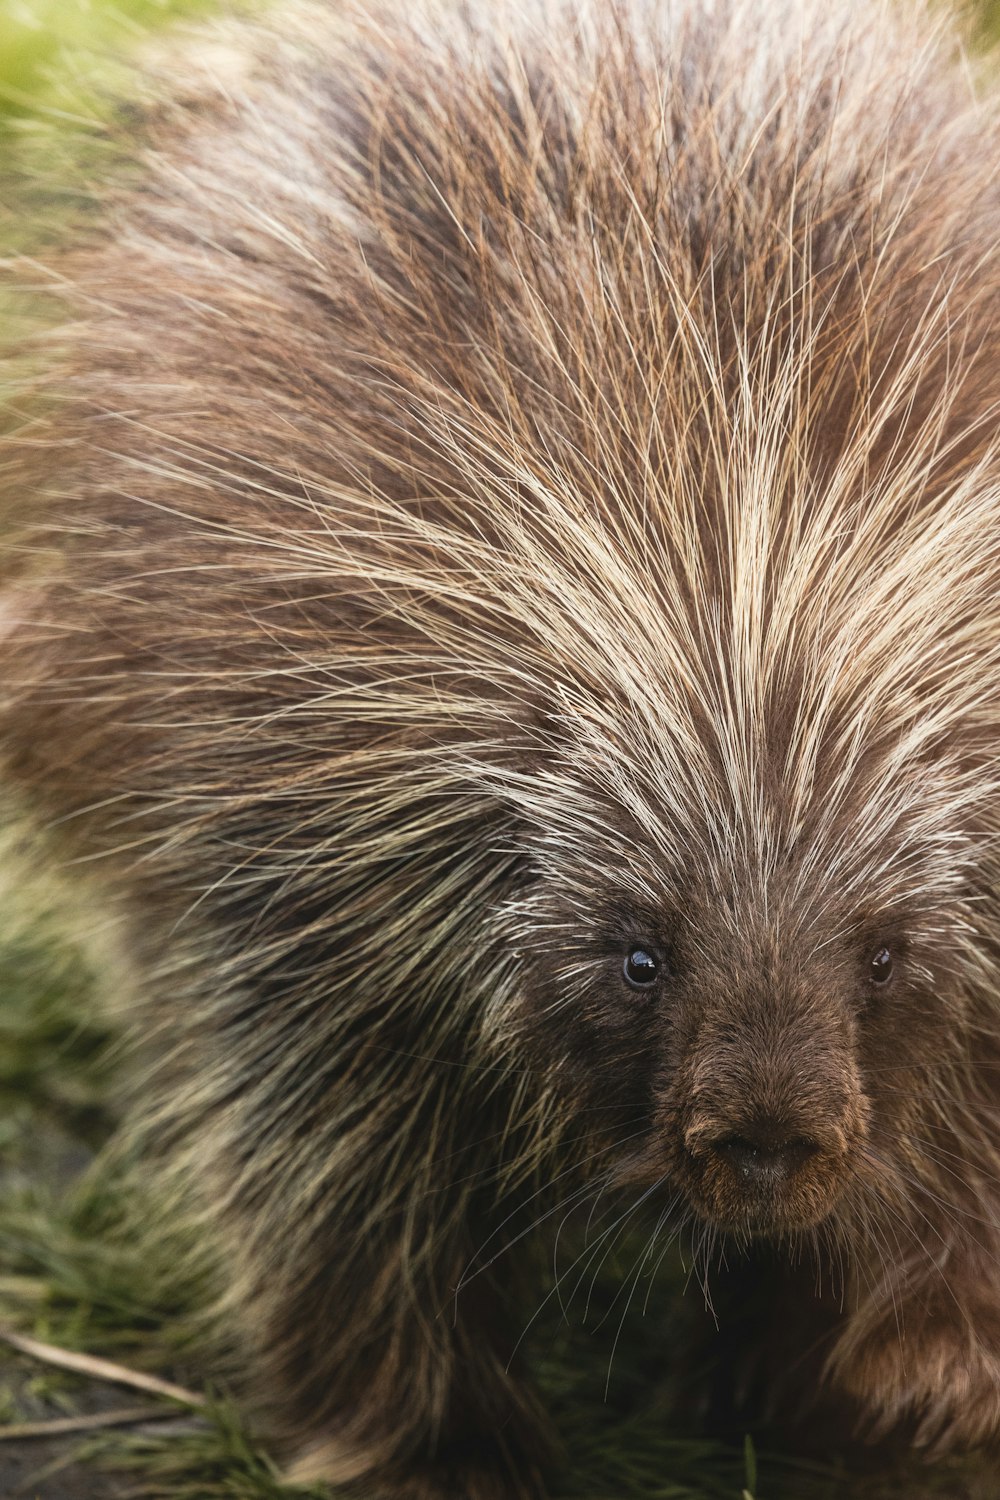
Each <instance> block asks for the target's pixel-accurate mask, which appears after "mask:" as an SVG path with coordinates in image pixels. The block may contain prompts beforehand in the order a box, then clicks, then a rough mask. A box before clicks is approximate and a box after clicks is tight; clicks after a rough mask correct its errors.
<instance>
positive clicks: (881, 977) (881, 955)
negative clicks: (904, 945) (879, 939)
mask: <svg viewBox="0 0 1000 1500" xmlns="http://www.w3.org/2000/svg"><path fill="white" fill-rule="evenodd" d="M870 977H871V982H872V984H888V983H889V980H890V979H891V978H892V954H891V953H890V952H889V950H888V948H877V949H876V950H875V952H874V954H873V955H872V964H871V975H870Z"/></svg>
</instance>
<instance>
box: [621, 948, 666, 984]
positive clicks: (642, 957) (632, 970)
mask: <svg viewBox="0 0 1000 1500" xmlns="http://www.w3.org/2000/svg"><path fill="white" fill-rule="evenodd" d="M623 972H624V974H625V978H626V979H627V980H628V982H629V984H630V985H631V986H632V988H633V989H634V990H644V989H648V988H649V986H650V985H651V984H655V983H656V980H657V977H658V976H659V972H660V966H659V964H658V963H657V961H656V959H655V958H654V957H653V955H652V954H651V953H650V952H649V951H648V950H647V949H646V948H633V949H632V951H631V952H630V953H629V955H628V957H627V958H626V960H625V966H624V971H623Z"/></svg>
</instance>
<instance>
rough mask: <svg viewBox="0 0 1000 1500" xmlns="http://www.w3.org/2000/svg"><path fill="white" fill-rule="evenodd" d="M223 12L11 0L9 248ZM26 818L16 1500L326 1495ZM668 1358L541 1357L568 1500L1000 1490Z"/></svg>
mask: <svg viewBox="0 0 1000 1500" xmlns="http://www.w3.org/2000/svg"><path fill="white" fill-rule="evenodd" d="M208 3H209V0H0V223H2V225H3V231H2V232H3V236H4V240H3V244H4V247H5V248H6V249H8V250H9V248H10V247H11V246H13V245H14V244H15V242H16V244H17V246H18V247H19V248H20V247H23V246H24V245H25V244H26V243H29V244H30V243H32V241H31V239H30V234H31V231H30V230H29V231H28V238H27V239H26V236H25V229H24V226H23V217H24V215H23V212H22V209H21V206H20V205H21V202H22V199H21V193H22V191H23V188H24V186H25V183H26V181H27V180H28V179H29V178H30V176H31V174H32V171H33V164H34V165H37V164H38V163H39V162H41V163H43V164H45V165H46V175H50V171H51V162H52V161H55V160H58V162H59V163H60V164H61V163H62V162H64V161H65V162H67V163H70V164H72V163H74V162H75V163H77V165H76V167H75V168H74V167H73V166H69V167H67V168H66V180H65V184H64V192H65V202H66V204H72V203H73V202H74V201H76V198H77V196H78V195H79V194H80V193H81V192H82V176H83V167H82V165H81V162H82V160H83V156H82V155H81V154H80V151H79V147H78V146H77V145H75V144H74V142H76V141H77V139H78V138H81V139H84V140H85V139H86V137H87V134H88V132H91V133H92V132H94V131H99V128H100V120H101V118H102V115H103V114H104V112H105V106H104V105H102V104H101V103H100V102H99V101H100V100H101V99H102V98H107V97H109V96H110V95H113V94H114V92H115V91H116V89H118V88H119V87H121V86H123V82H124V80H125V79H127V77H128V74H127V72H126V71H125V70H124V69H123V68H122V66H121V59H123V58H124V57H126V56H127V54H128V52H129V50H130V49H131V48H132V47H133V46H134V44H136V43H137V42H139V41H140V40H141V39H142V38H143V37H144V36H145V35H147V34H148V32H149V30H150V28H152V27H154V26H155V27H160V26H162V25H164V24H165V23H168V22H173V21H175V20H176V19H177V18H178V17H181V16H184V17H190V16H192V15H194V14H196V13H197V12H198V11H200V10H205V9H207V8H208ZM331 3H336V0H331ZM762 3H766V0H762ZM859 3H861V4H863V3H865V0H859ZM980 12H981V19H982V24H983V26H984V28H986V29H987V30H989V29H990V28H992V29H993V31H994V32H995V31H996V30H997V29H998V28H1000V0H989V3H987V4H982V5H981V6H980ZM39 153H40V154H39ZM74 171H77V172H78V173H79V174H80V175H81V180H80V181H77V180H74V176H73V173H74ZM56 197H57V201H58V194H57V195H56ZM62 212H63V213H65V212H66V209H65V208H64V209H63V210H62ZM51 213H52V210H51V207H50V209H49V210H48V214H49V217H48V218H47V219H46V225H47V232H51V228H52V221H51ZM55 213H56V217H57V220H58V216H59V213H60V210H59V208H58V207H57V208H56V209H55ZM12 315H13V314H12V313H10V312H7V313H6V316H8V317H10V316H12ZM4 316H5V305H0V318H2V317H4ZM3 334H4V338H3V342H4V343H6V344H9V343H10V340H11V329H10V328H9V327H8V328H6V329H5V330H3ZM0 545H2V538H0ZM2 807H3V801H2V789H0V809H2ZM8 821H9V819H8ZM3 823H4V818H3V815H2V811H0V1500H8V1497H11V1500H12V1497H14V1496H16V1495H25V1496H34V1497H38V1500H91V1497H92V1500H114V1497H116V1496H125V1495H128V1496H134V1497H141V1496H144V1497H147V1500H281V1497H283V1496H289V1497H290V1496H292V1495H298V1496H299V1497H300V1500H305V1497H307V1496H314V1497H319V1496H322V1495H324V1494H325V1493H326V1492H325V1491H324V1490H322V1489H319V1490H315V1489H314V1490H302V1489H299V1490H294V1491H293V1490H291V1489H289V1488H287V1487H284V1486H283V1485H282V1484H281V1481H280V1477H279V1474H278V1470H277V1468H276V1467H275V1465H274V1463H273V1462H272V1461H271V1459H270V1458H269V1457H268V1455H267V1454H266V1452H264V1451H262V1450H261V1449H260V1448H259V1447H258V1446H257V1445H256V1444H255V1443H254V1441H253V1439H252V1436H251V1435H250V1434H248V1432H247V1431H246V1429H245V1427H244V1425H243V1423H242V1421H241V1419H240V1416H239V1414H238V1410H237V1408H236V1406H235V1404H234V1403H233V1402H232V1400H231V1399H230V1397H229V1393H228V1391H227V1388H226V1382H225V1375H224V1372H225V1370H226V1369H227V1362H226V1357H225V1355H226V1351H227V1349H228V1347H229V1344H228V1341H227V1333H226V1330H225V1328H224V1327H222V1328H220V1327H219V1326H218V1322H217V1319H216V1318H214V1317H213V1315H211V1314H210V1313H209V1312H208V1307H209V1303H210V1299H211V1290H212V1288H213V1287H214V1286H217V1285H219V1284H224V1281H225V1268H224V1267H220V1266H217V1265H210V1264H208V1263H207V1262H206V1257H205V1256H204V1255H202V1254H201V1247H199V1246H198V1245H197V1244H192V1243H190V1239H189V1238H188V1240H187V1241H185V1239H184V1232H183V1231H181V1230H180V1229H178V1228H177V1227H176V1226H174V1225H172V1224H171V1221H170V1220H169V1218H168V1217H166V1216H164V1215H163V1214H161V1213H158V1212H157V1206H156V1203H155V1201H154V1195H155V1186H154V1187H152V1188H151V1187H150V1185H149V1184H148V1183H147V1182H146V1180H145V1179H144V1177H142V1175H141V1174H139V1173H138V1172H137V1171H136V1169H135V1166H134V1164H133V1163H131V1162H130V1161H129V1160H128V1159H127V1158H126V1157H125V1156H124V1154H123V1152H122V1150H121V1149H120V1148H119V1147H118V1146H117V1145H116V1144H115V1141H114V1136H113V1116H114V1107H113V1102H112V1101H113V1099H114V1093H115V1084H114V1080H115V1073H116V1061H117V1053H118V1050H119V1043H118V1039H117V1036H116V1032H115V1027H114V1022H113V1020H112V1019H110V1018H108V1017H107V1016H106V1015H104V1014H103V1012H102V1011H101V1009H100V1008H99V1007H98V1006H97V1004H96V1002H95V993H96V989H97V985H96V983H95V979H96V977H97V976H95V975H94V974H93V973H92V972H91V968H92V966H93V964H94V958H93V954H94V952H95V951H96V952H99V951H100V950H99V947H98V948H97V949H95V947H94V945H93V943H92V942H91V943H88V944H87V946H86V950H85V949H84V947H83V945H82V944H81V943H79V942H78V941H77V940H76V937H75V933H76V932H78V931H79V930H80V927H81V923H83V922H84V921H86V920H87V918H86V917H84V916H82V915H79V914H77V915H74V913H73V911H72V909H71V903H67V899H66V896H65V893H64V892H63V891H61V890H59V889H58V888H57V887H56V886H55V885H54V884H52V883H50V882H49V881H48V880H47V879H46V878H45V877H37V878H34V877H33V878H31V879H26V878H25V877H24V875H23V869H24V868H25V866H23V865H22V864H20V863H19V861H18V860H17V858H16V857H15V856H16V853H17V851H16V849H15V847H14V846H15V843H16V833H15V832H13V831H12V830H11V829H10V828H8V829H7V831H6V832H4V831H3ZM29 868H30V866H29ZM85 953H86V955H88V956H85ZM100 977H102V978H103V977H104V976H100ZM190 1233H191V1232H190V1231H187V1234H188V1236H189V1237H190ZM630 1263H631V1262H630V1260H629V1259H628V1257H626V1264H630ZM615 1277H616V1267H615V1266H614V1265H610V1264H609V1266H608V1268H607V1280H608V1289H607V1291H606V1293H605V1292H604V1291H603V1290H602V1288H601V1287H598V1288H595V1293H594V1300H595V1304H596V1305H597V1307H598V1314H600V1312H601V1307H600V1304H601V1302H602V1298H604V1299H605V1303H606V1305H607V1306H608V1307H609V1308H610V1307H612V1306H613V1305H614V1303H613V1299H614V1297H615V1296H616V1295H617V1292H616V1287H617V1285H618V1283H617V1282H616V1280H615ZM692 1295H697V1294H696V1293H692ZM616 1320H617V1315H616ZM593 1322H594V1323H597V1322H599V1316H598V1317H596V1318H595V1319H593ZM662 1342H663V1341H662V1339H660V1340H658V1338H657V1331H656V1329H655V1327H653V1328H651V1327H650V1326H649V1325H648V1323H647V1322H646V1321H645V1320H643V1319H642V1318H641V1317H640V1318H633V1319H632V1320H631V1322H630V1324H629V1325H628V1329H627V1332H626V1334H625V1336H623V1337H622V1338H621V1339H620V1340H619V1341H618V1347H617V1350H616V1352H615V1354H614V1368H613V1375H614V1378H613V1380H611V1379H609V1370H608V1356H609V1348H610V1339H608V1338H607V1337H593V1336H591V1335H590V1334H589V1332H588V1330H587V1329H579V1328H577V1329H573V1328H570V1327H566V1326H562V1325H559V1326H557V1327H556V1328H555V1330H554V1331H553V1330H551V1329H549V1330H548V1331H547V1335H546V1337H545V1339H544V1340H542V1341H539V1344H538V1347H536V1349H535V1350H534V1353H533V1355H532V1358H531V1362H532V1363H533V1364H534V1367H535V1376H536V1379H537V1381H538V1382H539V1384H540V1385H541V1388H542V1390H543V1394H544V1399H545V1401H546V1404H547V1405H548V1407H549V1409H550V1410H551V1411H552V1412H553V1414H554V1416H555V1419H556V1423H557V1426H558V1428H559V1431H560V1434H561V1437H562V1439H563V1442H564V1445H565V1451H566V1455H567V1457H566V1462H565V1464H564V1470H563V1474H562V1477H561V1479H560V1480H559V1482H558V1486H557V1489H558V1494H559V1495H561V1496H563V1497H564V1500H780V1497H782V1496H784V1497H786V1500H824V1497H825V1500H834V1497H839V1496H851V1497H854V1496H859V1497H860V1496H862V1495H863V1496H867V1497H869V1500H877V1497H879V1496H890V1495H894V1496H895V1495H906V1496H909V1497H912V1500H918V1497H921V1496H932V1495H939V1496H947V1497H949V1500H962V1497H966V1500H972V1497H974V1496H975V1497H981V1500H996V1497H998V1496H1000V1474H998V1472H997V1471H996V1469H995V1468H994V1467H993V1466H992V1465H989V1466H986V1465H984V1464H983V1463H982V1462H980V1463H976V1462H975V1461H973V1462H971V1463H967V1464H959V1465H957V1466H950V1467H947V1468H945V1469H941V1470H931V1469H929V1468H928V1467H927V1466H925V1465H922V1464H920V1465H906V1464H904V1466H903V1467H901V1468H900V1467H895V1466H893V1465H891V1464H890V1463H889V1461H888V1460H885V1461H884V1463H882V1464H881V1465H880V1464H879V1463H876V1464H875V1465H874V1466H873V1468H872V1472H871V1473H869V1474H868V1475H867V1476H866V1477H864V1478H862V1477H861V1476H859V1475H858V1474H856V1473H851V1474H848V1473H847V1472H839V1473H838V1471H837V1470H836V1469H835V1468H834V1469H830V1468H826V1467H817V1466H811V1467H810V1466H805V1465H801V1464H796V1463H794V1462H792V1461H791V1460H788V1461H783V1460H781V1459H780V1458H777V1457H772V1456H769V1455H767V1454H762V1455H758V1454H756V1452H755V1451H754V1448H753V1445H752V1443H750V1442H749V1441H748V1442H747V1444H746V1446H745V1447H738V1448H730V1449H726V1448H723V1447H721V1446H719V1445H713V1444H711V1443H706V1442H703V1441H701V1440H695V1439H692V1438H691V1437H689V1436H685V1435H684V1434H683V1433H680V1432H679V1431H678V1430H677V1426H676V1422H675V1423H674V1425H672V1422H671V1410H670V1402H669V1398H668V1397H667V1396H666V1395H665V1394H664V1391H665V1389H666V1388H665V1387H663V1388H661V1386H660V1385H659V1384H658V1382H657V1380H656V1378H655V1375H654V1376H651V1375H650V1371H651V1370H655V1368H656V1364H657V1361H660V1362H662V1358H663V1356H662V1352H661V1347H660V1346H661V1345H662ZM66 1352H69V1354H70V1355H71V1356H72V1354H73V1353H76V1354H77V1355H79V1356H83V1358H82V1361H79V1360H78V1361H76V1368H67V1367H66V1362H65V1360H62V1361H61V1362H59V1363H57V1362H56V1361H57V1360H60V1354H61V1353H66ZM95 1360H97V1361H105V1363H104V1364H99V1363H94V1361H95ZM70 1362H71V1363H72V1359H71V1361H70ZM107 1362H110V1364H109V1363H107ZM682 1374H683V1372H682ZM109 1377H110V1378H109ZM144 1377H146V1378H145V1379H144ZM150 1377H151V1379H150ZM352 1496H353V1500H367V1497H366V1496H364V1495H362V1494H360V1493H358V1492H356V1491H355V1492H352ZM455 1500H463V1497H460V1496H456V1497H455ZM511 1500H517V1497H514V1496H512V1497H511Z"/></svg>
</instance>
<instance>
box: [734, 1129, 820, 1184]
mask: <svg viewBox="0 0 1000 1500" xmlns="http://www.w3.org/2000/svg"><path fill="white" fill-rule="evenodd" d="M713 1149H714V1150H715V1153H716V1155H717V1156H720V1157H721V1158H722V1160H723V1161H724V1162H725V1163H726V1165H727V1166H728V1167H729V1169H730V1171H731V1172H734V1173H735V1174H736V1176H737V1177H738V1178H739V1179H741V1180H742V1181H743V1182H745V1183H746V1184H747V1185H749V1184H751V1183H753V1184H759V1185H761V1186H763V1185H764V1184H766V1183H774V1184H777V1183H779V1182H783V1181H784V1180H785V1178H786V1177H790V1176H791V1175H792V1173H793V1172H794V1171H795V1170H796V1168H797V1167H800V1166H802V1165H803V1163H804V1162H806V1161H808V1160H809V1158H810V1157H811V1156H814V1155H815V1154H816V1152H817V1151H818V1150H819V1147H818V1146H817V1145H816V1142H815V1141H811V1140H809V1139H808V1138H807V1137H806V1136H799V1135H793V1134H791V1133H790V1132H789V1130H788V1128H787V1127H783V1126H782V1125H781V1124H780V1123H778V1122H777V1121H772V1120H759V1121H755V1122H754V1124H753V1125H752V1126H749V1127H746V1128H744V1129H743V1130H742V1131H741V1132H740V1134H738V1135H736V1134H734V1135H728V1136H725V1137H724V1138H723V1139H722V1140H720V1141H716V1142H715V1145H714V1148H713Z"/></svg>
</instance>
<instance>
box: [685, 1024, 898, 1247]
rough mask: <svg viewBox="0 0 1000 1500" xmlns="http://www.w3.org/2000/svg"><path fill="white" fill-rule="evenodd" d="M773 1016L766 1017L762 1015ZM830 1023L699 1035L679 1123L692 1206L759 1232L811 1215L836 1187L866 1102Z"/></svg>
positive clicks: (798, 1224) (845, 1173) (830, 1200)
mask: <svg viewBox="0 0 1000 1500" xmlns="http://www.w3.org/2000/svg"><path fill="white" fill-rule="evenodd" d="M772 1021H773V1018H772ZM837 1033H838V1028H837V1027H836V1026H831V1027H828V1028H825V1027H820V1028H816V1029H810V1028H809V1027H808V1026H806V1025H805V1024H803V1023H802V1021H801V1018H800V1021H799V1024H798V1025H796V1024H789V1025H788V1026H787V1027H786V1028H778V1029H776V1028H775V1027H774V1026H773V1024H772V1025H770V1026H768V1027H767V1028H766V1032H765V1033H764V1034H762V1035H757V1036H754V1035H752V1034H751V1035H750V1036H748V1037H746V1038H744V1039H742V1040H741V1039H740V1037H739V1035H738V1033H737V1035H736V1037H735V1039H734V1037H733V1034H732V1030H731V1029H729V1036H728V1038H727V1040H725V1041H724V1040H722V1038H721V1037H720V1036H719V1035H717V1034H716V1035H714V1036H712V1037H710V1038H707V1039H705V1038H703V1039H702V1041H701V1045H700V1046H699V1048H698V1051H697V1053H696V1054H695V1056H694V1057H693V1059H692V1065H691V1067H690V1070H689V1089H688V1098H687V1107H686V1109H685V1110H684V1112H683V1117H682V1120H681V1122H680V1133H681V1150H682V1153H683V1166H682V1176H683V1177H684V1178H685V1183H686V1187H687V1191H688V1195H689V1197H690V1199H691V1202H692V1206H693V1207H694V1208H695V1209H696V1211H697V1212H698V1213H699V1214H700V1215H701V1216H702V1217H704V1218H706V1219H708V1220H709V1221H711V1222H713V1223H715V1224H717V1225H719V1226H720V1227H721V1228H733V1229H739V1230H742V1231H744V1232H749V1233H753V1234H759V1235H762V1236H767V1235H768V1234H780V1233H783V1232H785V1231H788V1230H794V1229H803V1228H808V1227H809V1226H810V1225H814V1224H818V1223H820V1222H821V1221H822V1220H823V1219H824V1218H825V1217H826V1216H827V1214H829V1213H830V1212H831V1210H832V1209H833V1207H834V1206H835V1204H836V1203H837V1200H838V1199H839V1198H840V1196H841V1195H842V1193H843V1192H844V1190H845V1189H846V1187H847V1185H848V1183H849V1181H850V1179H851V1176H852V1173H853V1171H854V1162H855V1161H856V1159H857V1156H858V1152H859V1148H860V1147H861V1145H862V1143H863V1141H864V1138H865V1133H866V1125H867V1117H868V1106H867V1101H866V1099H865V1097H864V1094H863V1092H862V1088H861V1083H860V1078H859V1074H858V1070H857V1066H856V1062H855V1059H854V1056H853V1052H852V1050H851V1049H850V1048H849V1046H848V1045H846V1038H845V1037H843V1036H841V1035H838V1034H837Z"/></svg>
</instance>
